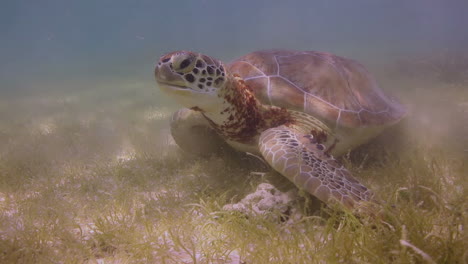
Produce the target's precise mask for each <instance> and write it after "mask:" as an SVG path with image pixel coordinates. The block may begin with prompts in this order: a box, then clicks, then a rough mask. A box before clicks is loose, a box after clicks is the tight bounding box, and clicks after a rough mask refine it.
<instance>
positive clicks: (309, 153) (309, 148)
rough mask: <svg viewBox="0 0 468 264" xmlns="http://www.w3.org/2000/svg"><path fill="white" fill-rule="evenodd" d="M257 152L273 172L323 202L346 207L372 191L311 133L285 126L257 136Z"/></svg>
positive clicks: (353, 204) (369, 197)
mask: <svg viewBox="0 0 468 264" xmlns="http://www.w3.org/2000/svg"><path fill="white" fill-rule="evenodd" d="M259 148H260V152H261V154H262V155H263V157H264V158H265V160H266V161H267V162H268V164H270V166H272V167H273V168H274V169H275V170H276V171H278V172H279V173H281V174H282V175H284V176H286V177H287V178H288V179H289V180H290V181H292V182H293V183H294V184H295V185H296V186H298V187H299V188H302V189H304V190H306V191H307V192H308V193H310V194H312V195H314V196H316V197H317V198H319V199H320V200H322V201H323V202H325V203H332V202H336V201H337V202H339V203H340V204H342V205H344V206H345V207H347V208H349V209H353V208H356V206H357V205H358V204H359V203H360V202H362V201H371V200H372V196H373V194H372V192H371V191H370V190H369V189H367V188H366V187H365V186H364V185H362V184H361V183H360V182H359V181H357V180H356V179H355V178H354V177H353V176H351V173H350V172H349V171H348V170H347V169H346V168H345V167H343V165H341V164H340V163H339V162H338V161H337V160H335V159H334V158H333V157H331V156H330V155H329V154H327V153H326V151H325V147H324V146H323V145H321V144H318V143H316V140H315V139H314V138H313V136H312V135H308V134H302V133H299V132H297V131H296V130H294V129H291V128H289V127H287V126H285V125H283V126H279V127H274V128H270V129H267V130H265V131H264V132H263V133H262V134H261V135H260V140H259Z"/></svg>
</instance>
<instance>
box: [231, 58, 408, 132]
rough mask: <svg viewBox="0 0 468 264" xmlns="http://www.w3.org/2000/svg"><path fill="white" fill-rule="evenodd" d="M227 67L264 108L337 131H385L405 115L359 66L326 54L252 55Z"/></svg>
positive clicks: (348, 60)
mask: <svg viewBox="0 0 468 264" xmlns="http://www.w3.org/2000/svg"><path fill="white" fill-rule="evenodd" d="M228 67H229V69H230V72H231V73H233V74H238V75H240V76H241V77H242V78H243V79H244V80H245V82H246V83H247V85H248V86H249V87H250V88H251V89H252V90H253V91H254V93H255V95H256V97H257V98H258V99H259V100H260V101H261V102H262V103H263V104H270V105H274V106H279V107H284V108H286V109H291V110H296V111H303V112H305V113H308V114H311V115H313V116H315V117H317V118H319V119H321V120H323V121H325V122H327V123H331V124H336V125H338V126H342V127H350V128H356V127H363V126H384V125H390V124H393V123H396V122H397V121H399V120H400V119H401V118H402V117H403V116H404V115H405V112H406V111H405V109H404V107H403V106H402V105H401V104H400V103H398V102H397V101H395V100H392V99H391V98H389V97H388V96H386V95H385V94H384V93H383V91H382V90H381V89H380V88H379V87H378V85H377V82H376V81H375V79H374V78H373V77H372V76H371V75H370V73H369V72H368V71H367V70H366V69H365V68H364V67H363V66H362V65H361V64H359V63H357V62H355V61H353V60H351V59H347V58H343V57H340V56H336V55H333V54H330V53H325V52H315V51H290V50H266V51H257V52H253V53H249V54H247V55H245V56H243V57H241V58H239V59H237V60H235V61H233V62H232V63H231V64H230V65H229V66H228Z"/></svg>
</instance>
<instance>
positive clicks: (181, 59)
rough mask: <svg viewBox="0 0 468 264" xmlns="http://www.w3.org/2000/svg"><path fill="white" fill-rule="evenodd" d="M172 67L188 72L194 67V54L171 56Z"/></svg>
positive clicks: (177, 70) (178, 70)
mask: <svg viewBox="0 0 468 264" xmlns="http://www.w3.org/2000/svg"><path fill="white" fill-rule="evenodd" d="M172 67H173V69H174V70H175V71H176V72H183V73H188V72H190V71H192V69H193V68H194V67H195V56H193V55H192V54H176V55H174V57H173V58H172Z"/></svg>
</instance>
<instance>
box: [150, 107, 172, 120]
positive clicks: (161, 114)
mask: <svg viewBox="0 0 468 264" xmlns="http://www.w3.org/2000/svg"><path fill="white" fill-rule="evenodd" d="M171 115H172V112H171V111H170V110H169V109H167V108H164V107H150V108H149V109H147V110H145V111H144V113H143V118H144V119H145V120H146V121H157V120H164V119H168V118H169V117H170V116H171Z"/></svg>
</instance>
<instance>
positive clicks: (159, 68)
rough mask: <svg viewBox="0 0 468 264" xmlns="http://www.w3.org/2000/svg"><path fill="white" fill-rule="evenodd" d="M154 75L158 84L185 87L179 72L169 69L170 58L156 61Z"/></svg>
mask: <svg viewBox="0 0 468 264" xmlns="http://www.w3.org/2000/svg"><path fill="white" fill-rule="evenodd" d="M154 76H155V78H156V82H157V83H158V84H160V85H161V84H163V85H168V86H175V87H177V88H187V87H186V85H185V80H184V79H183V78H182V76H181V75H180V74H177V73H176V72H174V71H173V70H172V69H171V62H170V60H164V59H163V58H161V60H160V61H159V62H158V64H157V65H156V67H155V69H154Z"/></svg>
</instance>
